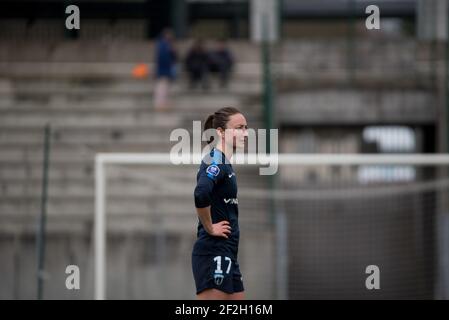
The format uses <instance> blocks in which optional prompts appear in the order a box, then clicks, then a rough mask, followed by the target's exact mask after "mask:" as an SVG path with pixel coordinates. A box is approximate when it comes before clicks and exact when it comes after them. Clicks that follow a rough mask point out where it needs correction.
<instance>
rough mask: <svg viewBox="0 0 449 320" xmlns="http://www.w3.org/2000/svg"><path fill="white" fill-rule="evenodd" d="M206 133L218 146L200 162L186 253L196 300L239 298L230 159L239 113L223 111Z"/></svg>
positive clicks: (242, 130) (241, 120)
mask: <svg viewBox="0 0 449 320" xmlns="http://www.w3.org/2000/svg"><path fill="white" fill-rule="evenodd" d="M208 129H215V130H216V136H217V137H218V139H219V141H217V144H216V146H215V147H214V148H212V150H211V152H210V154H209V155H207V156H205V157H204V158H203V161H202V162H201V166H200V169H199V171H198V174H197V186H196V188H195V192H194V196H195V207H196V210H197V213H198V218H199V221H198V230H197V237H198V238H197V241H196V242H195V245H194V247H193V252H192V270H193V276H194V279H195V284H196V293H197V298H198V299H221V300H225V299H243V298H244V288H243V282H242V275H241V273H240V268H239V264H238V262H237V252H238V245H239V236H240V230H239V224H238V200H237V181H236V176H235V173H234V170H233V168H232V165H231V164H230V159H231V157H232V155H233V154H234V152H235V150H236V148H244V145H245V138H246V137H247V136H248V132H247V129H248V126H247V123H246V119H245V117H244V116H243V115H242V113H241V112H240V111H238V110H237V109H235V108H231V107H226V108H222V109H220V110H218V111H217V112H215V113H214V114H212V115H210V116H209V117H208V118H207V120H206V122H205V124H204V130H208ZM225 130H226V133H225ZM212 141H213V137H212V138H211V140H209V141H208V143H209V144H210V143H211V142H212Z"/></svg>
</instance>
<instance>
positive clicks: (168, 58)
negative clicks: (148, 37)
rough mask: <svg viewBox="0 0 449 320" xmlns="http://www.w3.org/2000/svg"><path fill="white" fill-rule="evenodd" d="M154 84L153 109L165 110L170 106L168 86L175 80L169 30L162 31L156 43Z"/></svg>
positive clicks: (174, 63)
mask: <svg viewBox="0 0 449 320" xmlns="http://www.w3.org/2000/svg"><path fill="white" fill-rule="evenodd" d="M155 58H156V73H155V76H156V84H155V87H154V94H153V98H154V101H153V103H154V108H155V109H156V110H165V109H167V108H168V107H169V106H170V99H169V94H170V85H171V82H172V81H174V80H175V78H176V62H177V53H176V49H175V46H174V36H173V33H172V31H171V30H170V29H164V30H163V31H162V34H161V36H160V37H159V39H158V40H157V42H156V54H155Z"/></svg>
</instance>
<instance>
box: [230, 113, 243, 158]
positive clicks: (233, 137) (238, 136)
mask: <svg viewBox="0 0 449 320" xmlns="http://www.w3.org/2000/svg"><path fill="white" fill-rule="evenodd" d="M246 137H248V124H247V123H246V119H245V117H244V116H243V114H241V113H237V114H234V115H232V116H230V117H229V121H228V123H227V128H226V134H225V140H226V141H225V142H226V145H228V146H232V149H233V150H234V151H235V150H236V149H243V148H244V147H245V141H246Z"/></svg>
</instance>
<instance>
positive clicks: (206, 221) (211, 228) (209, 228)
mask: <svg viewBox="0 0 449 320" xmlns="http://www.w3.org/2000/svg"><path fill="white" fill-rule="evenodd" d="M196 212H197V214H198V218H199V219H200V221H201V224H202V225H203V227H204V229H205V230H206V232H207V233H208V234H210V235H211V236H216V237H224V238H226V239H227V238H228V235H229V234H230V233H231V226H230V225H229V222H228V221H225V220H223V221H220V222H218V223H215V224H212V219H211V217H210V206H208V207H205V208H196Z"/></svg>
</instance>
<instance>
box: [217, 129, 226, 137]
mask: <svg viewBox="0 0 449 320" xmlns="http://www.w3.org/2000/svg"><path fill="white" fill-rule="evenodd" d="M217 132H218V135H219V136H220V138H223V137H224V133H225V131H224V129H223V128H222V127H218V128H217Z"/></svg>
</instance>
